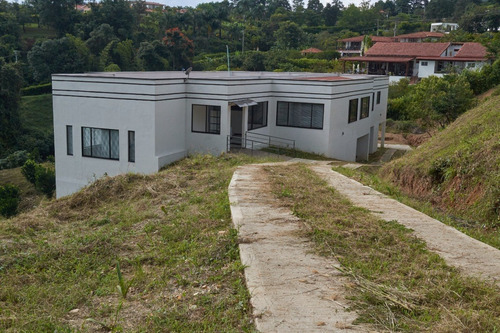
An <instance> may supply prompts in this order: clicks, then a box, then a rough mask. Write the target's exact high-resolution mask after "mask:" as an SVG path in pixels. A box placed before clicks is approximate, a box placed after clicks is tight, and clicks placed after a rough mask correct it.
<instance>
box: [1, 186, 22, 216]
mask: <svg viewBox="0 0 500 333" xmlns="http://www.w3.org/2000/svg"><path fill="white" fill-rule="evenodd" d="M20 200H21V199H20V195H19V188H18V187H17V186H15V185H10V184H7V185H3V186H1V185H0V215H2V216H5V217H11V216H13V215H16V213H17V207H18V206H19V201H20Z"/></svg>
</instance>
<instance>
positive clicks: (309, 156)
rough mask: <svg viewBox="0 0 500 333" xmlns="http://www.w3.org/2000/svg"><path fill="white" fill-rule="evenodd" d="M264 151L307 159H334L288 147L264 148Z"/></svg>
mask: <svg viewBox="0 0 500 333" xmlns="http://www.w3.org/2000/svg"><path fill="white" fill-rule="evenodd" d="M262 150H263V151H266V152H269V153H274V154H280V155H285V156H288V157H292V158H303V159H306V160H317V161H333V160H334V159H333V158H329V157H326V156H324V155H322V154H316V153H309V152H305V151H302V150H298V149H288V148H279V149H278V148H263V149H262Z"/></svg>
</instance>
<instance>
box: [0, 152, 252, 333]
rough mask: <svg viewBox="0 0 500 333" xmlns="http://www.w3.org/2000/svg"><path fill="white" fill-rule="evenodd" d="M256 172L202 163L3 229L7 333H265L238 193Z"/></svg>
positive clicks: (61, 203) (112, 181) (0, 326)
mask: <svg viewBox="0 0 500 333" xmlns="http://www.w3.org/2000/svg"><path fill="white" fill-rule="evenodd" d="M256 161H257V160H256V159H254V158H252V157H249V156H246V155H238V156H234V155H223V156H221V157H219V158H215V157H213V156H195V157H191V158H188V159H185V160H183V161H180V162H178V163H176V164H175V165H171V166H169V167H167V168H166V169H165V170H163V171H161V172H159V173H157V174H154V175H149V176H144V175H133V174H127V175H122V176H118V177H114V178H110V177H104V178H102V179H100V180H98V181H96V182H95V183H93V184H91V185H89V186H88V187H87V188H85V189H84V190H82V191H81V192H78V193H76V194H74V195H72V196H69V197H66V198H63V199H59V200H55V201H50V202H46V203H44V204H43V205H41V206H40V207H37V208H36V209H34V210H32V211H30V212H29V213H26V214H21V215H19V216H17V217H14V218H11V219H8V220H5V219H2V218H0V243H1V244H2V246H1V247H0V262H1V266H0V267H1V268H0V281H2V283H0V309H1V316H0V331H2V332H18V331H27V332H48V331H50V332H55V331H58V332H66V331H69V330H70V329H72V330H82V331H96V330H99V329H104V330H106V331H115V332H118V331H123V332H145V331H148V332H159V331H173V332H174V331H175V332H200V331H203V332H235V331H239V332H253V331H254V328H253V320H252V315H251V308H250V304H249V295H248V291H247V289H246V287H245V282H244V276H243V266H242V265H241V262H240V259H239V251H238V241H237V233H236V230H234V229H233V226H232V222H231V214H230V209H229V201H228V195H227V187H228V185H229V181H230V179H231V176H232V174H233V171H234V169H235V168H236V167H237V166H238V165H239V164H242V163H250V162H256ZM118 267H119V268H120V269H119V272H120V274H118ZM120 276H121V278H120ZM117 285H119V286H120V290H117V287H116V286H117Z"/></svg>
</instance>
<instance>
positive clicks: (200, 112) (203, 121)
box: [191, 104, 220, 134]
mask: <svg viewBox="0 0 500 333" xmlns="http://www.w3.org/2000/svg"><path fill="white" fill-rule="evenodd" d="M191 115H192V117H191V132H195V133H210V134H220V106H216V105H198V104H193V109H192V114H191Z"/></svg>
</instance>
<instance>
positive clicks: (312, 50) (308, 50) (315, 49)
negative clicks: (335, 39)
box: [300, 47, 323, 55]
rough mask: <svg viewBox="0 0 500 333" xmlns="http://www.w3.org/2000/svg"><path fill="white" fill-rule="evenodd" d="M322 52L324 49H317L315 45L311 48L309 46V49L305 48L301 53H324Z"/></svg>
mask: <svg viewBox="0 0 500 333" xmlns="http://www.w3.org/2000/svg"><path fill="white" fill-rule="evenodd" d="M322 52H323V51H322V50H320V49H317V48H315V47H310V48H308V49H305V50H302V51H300V53H301V54H302V55H306V54H311V53H322Z"/></svg>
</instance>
